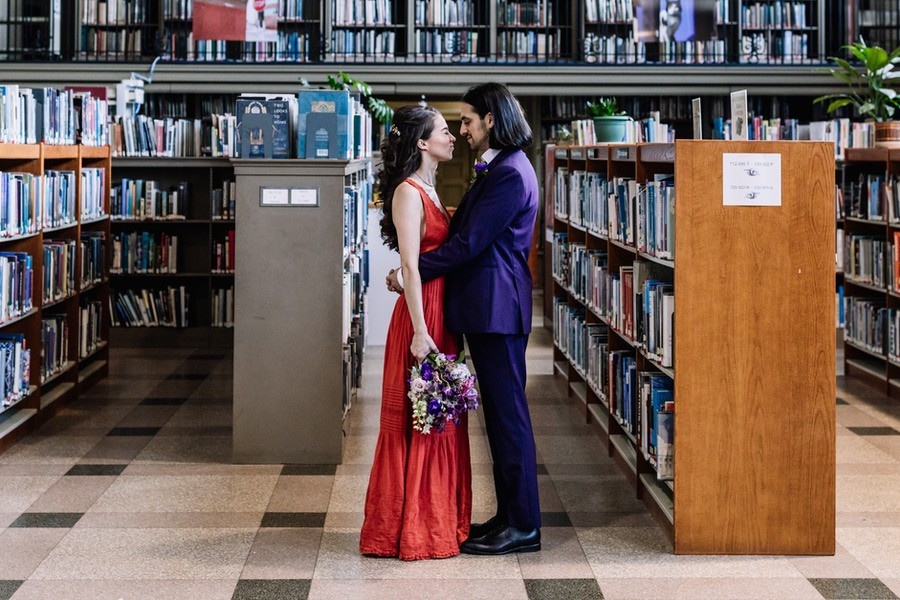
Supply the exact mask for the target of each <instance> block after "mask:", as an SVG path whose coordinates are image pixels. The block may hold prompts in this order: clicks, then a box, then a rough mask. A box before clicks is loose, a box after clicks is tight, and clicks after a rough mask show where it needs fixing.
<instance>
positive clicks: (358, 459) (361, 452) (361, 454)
mask: <svg viewBox="0 0 900 600" xmlns="http://www.w3.org/2000/svg"><path fill="white" fill-rule="evenodd" d="M377 441H378V436H377V435H354V436H350V437H348V438H347V441H346V442H344V460H343V463H344V464H353V463H357V464H367V465H371V464H372V459H373V458H374V456H375V444H376V442H377Z"/></svg>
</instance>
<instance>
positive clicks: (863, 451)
mask: <svg viewBox="0 0 900 600" xmlns="http://www.w3.org/2000/svg"><path fill="white" fill-rule="evenodd" d="M836 450H837V462H838V464H844V463H868V464H874V463H896V462H897V459H896V458H894V457H893V456H891V455H890V454H888V453H887V452H885V451H883V450H880V449H879V448H877V447H876V446H873V445H872V444H870V443H869V442H868V441H867V438H864V437H862V436H858V435H857V436H849V435H848V436H839V437H838V438H837V446H836Z"/></svg>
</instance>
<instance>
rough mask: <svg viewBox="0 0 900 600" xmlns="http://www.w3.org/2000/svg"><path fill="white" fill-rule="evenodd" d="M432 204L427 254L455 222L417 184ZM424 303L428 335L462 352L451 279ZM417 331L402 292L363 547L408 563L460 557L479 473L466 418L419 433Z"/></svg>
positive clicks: (433, 287) (388, 353)
mask: <svg viewBox="0 0 900 600" xmlns="http://www.w3.org/2000/svg"><path fill="white" fill-rule="evenodd" d="M406 182H407V183H409V184H411V185H412V186H413V187H415V188H416V189H417V190H418V191H419V195H420V196H421V198H422V203H423V204H424V206H425V235H424V237H423V238H422V243H421V250H420V251H421V252H428V251H429V250H434V249H435V248H437V247H438V246H440V245H441V244H442V243H444V242H445V241H446V240H447V236H448V233H449V223H448V221H447V217H446V216H445V215H444V213H443V212H442V211H441V209H439V208H438V207H437V206H435V204H434V203H433V202H432V201H431V199H430V198H429V197H428V195H427V194H426V193H425V191H424V190H423V189H422V188H421V187H420V186H419V185H417V184H416V183H415V182H413V181H412V180H410V179H407V180H406ZM422 304H423V308H424V311H425V323H426V324H427V326H428V333H429V334H430V335H431V338H432V339H433V340H434V343H435V344H436V345H437V347H438V349H439V350H440V351H441V352H444V353H445V354H456V353H457V351H458V350H457V348H458V343H457V338H456V336H455V335H454V334H452V333H450V332H449V331H447V330H446V329H445V328H444V280H443V278H439V279H434V280H432V281H429V282H426V283H423V284H422ZM412 337H413V327H412V320H411V319H410V316H409V310H408V308H407V306H406V297H405V296H403V295H401V296H400V297H399V298H398V299H397V303H396V304H395V305H394V312H393V314H392V315H391V322H390V325H389V326H388V332H387V342H386V344H385V348H384V381H383V383H382V397H381V431H380V432H379V434H378V443H377V445H376V447H375V460H374V462H373V464H372V472H371V474H370V475H369V489H368V492H367V493H366V507H365V521H364V523H363V527H362V532H361V533H360V539H359V549H360V551H361V552H362V553H363V554H368V555H374V556H392V557H399V558H401V559H402V560H419V559H424V558H446V557H449V556H456V555H457V554H459V544H460V543H461V542H462V541H463V540H465V539H466V537H468V535H469V521H470V518H471V512H472V469H471V465H470V462H469V433H468V427H467V420H466V415H463V416H462V418H460V421H459V425H458V426H456V427H454V425H453V423H448V424H447V428H446V429H445V430H444V431H443V432H442V433H429V434H427V435H422V434H421V433H419V432H418V431H413V429H412V414H411V411H412V408H411V402H410V400H409V398H407V396H406V394H407V392H408V391H409V384H408V383H407V380H408V379H409V369H410V367H412V366H413V364H414V362H415V359H414V358H413V356H412V354H411V353H410V351H409V345H410V343H412Z"/></svg>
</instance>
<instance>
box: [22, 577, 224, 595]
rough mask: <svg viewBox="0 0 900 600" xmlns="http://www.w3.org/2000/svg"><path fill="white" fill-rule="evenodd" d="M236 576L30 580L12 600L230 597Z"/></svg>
mask: <svg viewBox="0 0 900 600" xmlns="http://www.w3.org/2000/svg"><path fill="white" fill-rule="evenodd" d="M235 585H237V579H227V580H212V581H148V580H119V581H84V580H68V581H38V580H34V579H30V580H28V581H26V582H25V583H23V584H22V587H20V588H19V589H18V591H17V592H16V594H15V596H13V597H14V598H15V600H47V599H48V598H65V599H66V600H100V599H104V600H105V599H110V600H115V599H122V600H188V599H190V600H231V596H232V594H233V593H234V587H235Z"/></svg>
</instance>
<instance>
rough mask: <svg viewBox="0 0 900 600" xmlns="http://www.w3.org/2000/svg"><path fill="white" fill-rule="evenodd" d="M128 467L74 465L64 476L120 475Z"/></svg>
mask: <svg viewBox="0 0 900 600" xmlns="http://www.w3.org/2000/svg"><path fill="white" fill-rule="evenodd" d="M127 466H128V465H75V466H74V467H72V468H71V469H69V470H68V471H67V472H66V475H98V476H99V475H121V474H122V471H124V470H125V467H127Z"/></svg>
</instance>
